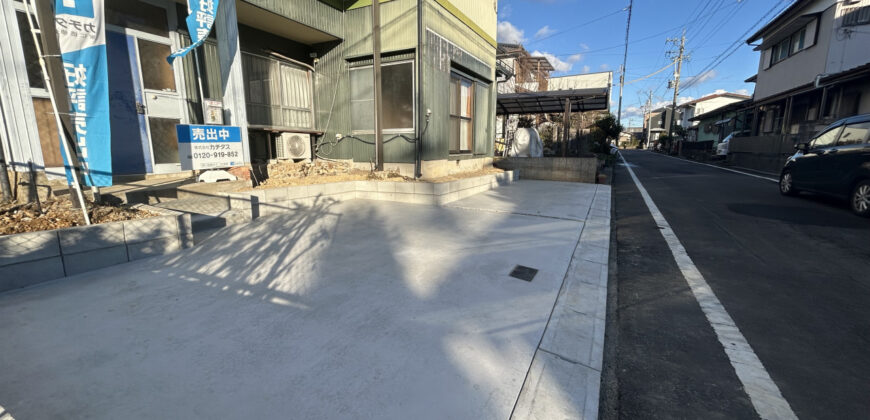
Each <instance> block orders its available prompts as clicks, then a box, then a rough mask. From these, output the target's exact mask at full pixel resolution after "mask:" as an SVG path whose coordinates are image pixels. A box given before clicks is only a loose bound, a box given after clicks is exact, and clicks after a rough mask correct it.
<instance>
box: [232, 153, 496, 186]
mask: <svg viewBox="0 0 870 420" xmlns="http://www.w3.org/2000/svg"><path fill="white" fill-rule="evenodd" d="M268 171H269V179H267V180H265V181H264V182H262V183H260V185H258V186H256V187H253V188H244V189H242V190H241V191H250V190H252V189H264V188H276V187H287V186H294V185H314V184H327V183H331V182H345V181H388V182H431V183H440V182H450V181H457V180H460V179H466V178H474V177H477V176H484V175H492V174H500V173H503V172H504V170H502V169H498V168H495V167H490V168H485V169H481V170H478V171H474V172H463V173H460V174H454V175H449V176H444V177H441V178H434V179H428V180H426V181H418V180H415V179H414V178H410V177H406V176H402V175H401V174H399V173H398V172H395V171H383V172H369V171H364V170H359V169H352V168H351V166H350V165H349V164H347V163H344V162H330V161H323V160H318V161H315V162H313V163H312V162H300V163H293V162H279V163H272V164H269V166H268Z"/></svg>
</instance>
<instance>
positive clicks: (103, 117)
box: [54, 0, 112, 187]
mask: <svg viewBox="0 0 870 420" xmlns="http://www.w3.org/2000/svg"><path fill="white" fill-rule="evenodd" d="M104 10H105V9H104V8H103V0H55V18H54V22H55V27H56V29H57V40H58V42H59V43H60V55H61V60H62V61H63V71H64V76H65V78H66V85H67V91H68V93H69V99H70V108H71V109H70V114H71V118H72V122H73V126H74V128H75V133H73V135H74V136H75V144H76V150H75V154H76V156H77V157H78V159H79V162H81V163H82V167H83V168H82V173H83V175H84V180H85V185H88V186H95V187H107V186H110V185H112V146H111V135H110V130H109V75H108V68H107V65H106V32H105V17H104V16H105V15H104V13H103V12H104ZM67 145H68V143H67V142H64V141H63V139H62V138H61V147H67ZM64 167H66V176H67V179H68V180H72V173H71V168H70V163H69V162H66V158H64Z"/></svg>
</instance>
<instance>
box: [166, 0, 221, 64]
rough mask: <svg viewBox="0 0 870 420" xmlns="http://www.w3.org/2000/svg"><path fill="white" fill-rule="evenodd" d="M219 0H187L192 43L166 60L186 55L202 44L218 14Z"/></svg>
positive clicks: (170, 60)
mask: <svg viewBox="0 0 870 420" xmlns="http://www.w3.org/2000/svg"><path fill="white" fill-rule="evenodd" d="M217 8H218V0H187V19H185V20H184V21H185V22H187V31H188V32H189V33H190V41H191V43H190V45H188V46H186V47H184V48H182V49H180V50H178V51H176V52H174V53H172V54H170V55H169V57H166V61H168V62H169V64H172V61H173V60H175V59H176V58H178V57H184V56H185V55H187V53H189V52H190V50H192V49H194V48H196V47H198V46H200V45H202V43H203V42H205V39H206V38H208V33H209V32H211V27H212V26H214V19H215V16H216V15H217Z"/></svg>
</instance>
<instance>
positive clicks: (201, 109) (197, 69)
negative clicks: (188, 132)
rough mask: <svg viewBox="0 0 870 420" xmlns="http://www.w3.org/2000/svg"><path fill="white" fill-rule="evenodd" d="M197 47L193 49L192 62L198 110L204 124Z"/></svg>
mask: <svg viewBox="0 0 870 420" xmlns="http://www.w3.org/2000/svg"><path fill="white" fill-rule="evenodd" d="M198 49H199V47H196V48H194V49H193V62H194V67H195V68H196V88H197V91H196V93H197V94H198V95H199V110H200V112H201V113H202V123H203V124H205V94H204V93H203V92H204V91H203V90H202V70H201V69H200V68H199V52H197V50H198Z"/></svg>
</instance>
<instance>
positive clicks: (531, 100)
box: [496, 88, 609, 115]
mask: <svg viewBox="0 0 870 420" xmlns="http://www.w3.org/2000/svg"><path fill="white" fill-rule="evenodd" d="M608 90H609V89H608V88H588V89H568V90H553V91H547V92H521V93H502V94H499V95H498V103H497V104H498V106H497V108H496V114H497V115H528V114H554V113H559V112H565V99H570V100H571V112H583V111H596V110H602V109H607V105H608V96H609V95H608Z"/></svg>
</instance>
